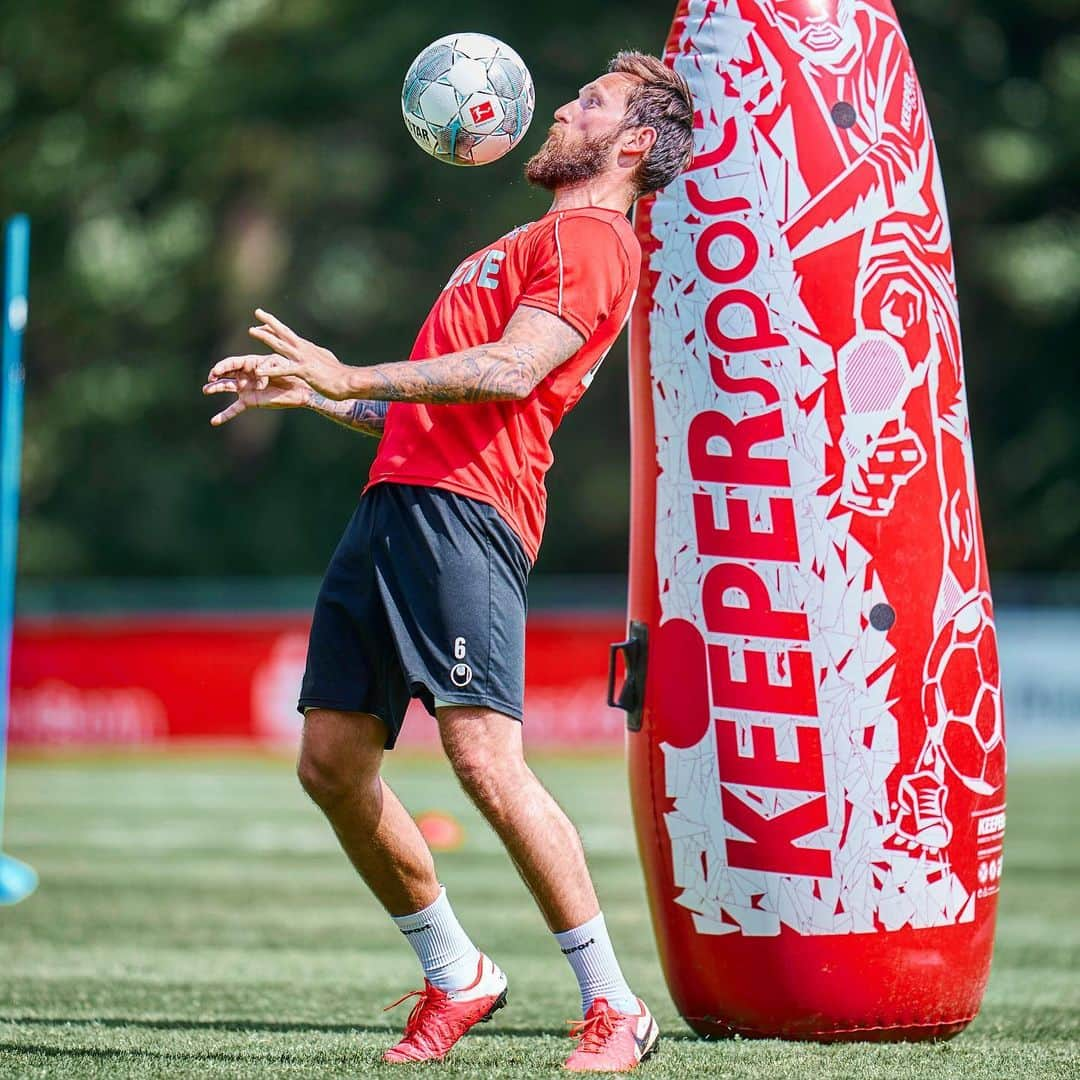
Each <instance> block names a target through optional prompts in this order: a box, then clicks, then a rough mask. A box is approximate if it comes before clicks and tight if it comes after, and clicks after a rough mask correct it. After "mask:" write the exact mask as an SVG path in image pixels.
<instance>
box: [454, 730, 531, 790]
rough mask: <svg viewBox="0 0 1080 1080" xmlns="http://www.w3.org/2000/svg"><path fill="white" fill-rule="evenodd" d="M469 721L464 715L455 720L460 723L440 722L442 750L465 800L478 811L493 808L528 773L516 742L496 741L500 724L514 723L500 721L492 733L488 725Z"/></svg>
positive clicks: (517, 786)
mask: <svg viewBox="0 0 1080 1080" xmlns="http://www.w3.org/2000/svg"><path fill="white" fill-rule="evenodd" d="M492 715H494V714H492ZM472 719H473V718H471V717H469V716H467V715H463V716H460V717H458V718H457V720H458V721H460V722H455V721H454V720H453V718H450V717H445V718H443V722H442V723H441V725H440V727H441V731H442V741H443V748H444V749H445V751H446V756H447V758H448V759H449V761H450V765H451V767H452V768H453V770H454V773H455V775H456V776H457V778H458V781H459V782H460V784H461V786H462V787H463V788H464V789H465V791H466V792H467V793H468V795H469V797H470V798H471V799H472V800H473V801H474V802H476V803H477V804H479V805H480V806H481V807H497V806H498V805H500V804H501V803H503V802H504V801H505V800H506V799H507V798H508V797H511V796H512V794H513V792H514V790H516V789H517V788H519V787H520V786H521V783H522V781H523V777H524V775H525V774H526V773H527V772H528V767H527V766H526V764H525V759H524V757H523V756H522V754H521V748H520V739H514V738H510V739H505V738H499V737H498V732H499V731H500V730H501V728H500V723H499V722H500V721H503V722H505V723H506V724H513V725H515V726H516V725H517V723H518V722H517V721H516V720H513V719H510V718H509V717H500V718H499V719H498V720H497V721H496V728H495V732H493V731H492V730H491V729H490V726H489V724H488V723H472V722H470V721H471V720H472ZM477 719H479V718H477ZM448 721H449V722H448Z"/></svg>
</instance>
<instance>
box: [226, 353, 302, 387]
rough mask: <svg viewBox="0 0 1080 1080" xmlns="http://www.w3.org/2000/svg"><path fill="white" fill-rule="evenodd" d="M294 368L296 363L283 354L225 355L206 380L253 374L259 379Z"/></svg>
mask: <svg viewBox="0 0 1080 1080" xmlns="http://www.w3.org/2000/svg"><path fill="white" fill-rule="evenodd" d="M295 370H296V364H295V363H294V362H293V361H292V360H287V359H285V357H283V356H273V355H271V356H226V357H225V359H224V360H219V361H218V362H217V363H216V364H215V365H214V366H213V367H212V368H211V369H210V376H209V378H208V380H207V381H208V382H217V380H218V379H225V378H236V377H242V376H245V375H246V376H253V377H257V378H260V379H263V378H273V377H274V376H275V375H288V374H290V373H292V372H294V371H295Z"/></svg>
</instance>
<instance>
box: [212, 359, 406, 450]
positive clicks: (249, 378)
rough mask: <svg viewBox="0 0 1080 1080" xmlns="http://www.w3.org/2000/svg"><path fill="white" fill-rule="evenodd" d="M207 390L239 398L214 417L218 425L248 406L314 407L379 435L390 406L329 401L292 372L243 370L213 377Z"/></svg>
mask: <svg viewBox="0 0 1080 1080" xmlns="http://www.w3.org/2000/svg"><path fill="white" fill-rule="evenodd" d="M203 393H204V394H207V395H213V394H235V395H236V400H235V401H233V402H231V403H230V404H229V405H227V406H226V407H225V408H224V409H222V410H221V412H219V413H218V414H217V415H216V416H214V417H212V418H211V420H210V423H211V424H212V425H213V426H214V427H220V426H221V425H222V424H226V423H228V422H229V421H230V420H232V419H233V417H236V416H239V415H240V414H241V413H242V412H246V411H247V410H248V409H311V411H312V412H317V413H318V414H319V415H320V416H325V417H326V418H327V419H328V420H333V421H334V422H335V423H336V424H341V426H342V427H347V428H350V429H351V430H353V431H359V432H361V433H362V434H364V435H373V436H374V437H375V438H376V439H378V438H380V437H381V436H382V433H383V427H384V426H385V424H386V410H387V409H388V408H389V405H388V403H387V402H385V401H328V400H327V399H326V398H325V397H323V395H322V394H320V393H319V392H318V391H317V390H312V389H311V387H310V386H308V384H307V383H306V382H304V381H303V380H302V379H297V378H294V377H293V376H291V375H277V376H275V377H274V378H272V379H270V378H262V377H260V376H258V375H250V374H248V373H247V372H240V373H238V374H237V375H235V376H229V377H226V378H221V379H213V380H211V381H210V382H208V383H207V384H206V385H205V386H204V387H203Z"/></svg>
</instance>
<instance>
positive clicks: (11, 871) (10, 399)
mask: <svg viewBox="0 0 1080 1080" xmlns="http://www.w3.org/2000/svg"><path fill="white" fill-rule="evenodd" d="M29 269H30V221H29V219H28V218H27V217H26V215H25V214H17V215H16V216H15V217H12V218H9V219H8V222H7V228H6V230H5V234H4V308H3V312H2V316H3V370H2V384H3V402H2V404H0V904H14V903H17V902H18V901H19V900H22V899H23V898H24V897H25V896H28V895H29V894H30V893H32V892H33V891H34V889H35V888H36V886H37V874H35V873H34V871H33V869H32V868H31V867H29V866H27V865H26V863H22V862H19V860H18V859H13V858H12V857H11V856H10V855H5V854H4V853H3V839H4V795H5V788H6V779H7V735H8V713H9V705H10V701H11V635H12V631H13V629H14V624H15V556H16V552H17V549H18V536H19V479H20V476H21V472H22V418H23V366H22V335H23V328H24V327H25V326H26V318H27V314H28V310H29V309H28V307H27V301H26V293H27V278H28V275H29Z"/></svg>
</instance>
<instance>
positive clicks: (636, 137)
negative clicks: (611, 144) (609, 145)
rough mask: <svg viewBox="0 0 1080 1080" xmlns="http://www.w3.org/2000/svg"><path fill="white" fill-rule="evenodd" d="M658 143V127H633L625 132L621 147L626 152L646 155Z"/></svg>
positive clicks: (640, 155) (641, 155) (639, 155)
mask: <svg viewBox="0 0 1080 1080" xmlns="http://www.w3.org/2000/svg"><path fill="white" fill-rule="evenodd" d="M655 144H656V128H654V127H633V128H628V129H627V130H626V131H624V132H623V134H622V138H621V140H620V146H619V149H620V150H621V151H622V152H623V153H624V154H635V155H637V156H638V157H644V156H645V155H646V154H647V153H648V152H649V151H650V150H651V149H652V148H653V146H654V145H655Z"/></svg>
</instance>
